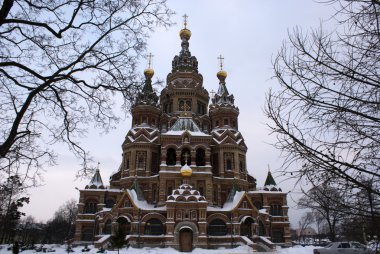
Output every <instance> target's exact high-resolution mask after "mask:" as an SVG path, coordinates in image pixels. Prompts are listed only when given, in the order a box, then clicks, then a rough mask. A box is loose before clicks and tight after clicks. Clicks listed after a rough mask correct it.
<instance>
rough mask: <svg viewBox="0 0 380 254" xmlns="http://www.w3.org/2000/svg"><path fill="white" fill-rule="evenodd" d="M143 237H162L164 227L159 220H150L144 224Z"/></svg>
mask: <svg viewBox="0 0 380 254" xmlns="http://www.w3.org/2000/svg"><path fill="white" fill-rule="evenodd" d="M144 234H145V235H163V234H164V225H162V222H161V221H160V220H159V219H150V220H148V221H147V222H146V223H145V230H144Z"/></svg>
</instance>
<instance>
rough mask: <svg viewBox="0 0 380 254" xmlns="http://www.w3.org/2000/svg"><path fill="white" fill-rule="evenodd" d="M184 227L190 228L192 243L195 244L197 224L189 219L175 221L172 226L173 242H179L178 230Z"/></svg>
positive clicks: (196, 241)
mask: <svg viewBox="0 0 380 254" xmlns="http://www.w3.org/2000/svg"><path fill="white" fill-rule="evenodd" d="M186 227H188V228H190V229H191V230H192V231H193V245H194V246H196V244H197V243H198V236H199V231H198V227H197V225H196V224H195V223H193V222H190V221H181V222H179V223H177V225H176V226H175V228H174V242H175V243H178V244H179V231H181V229H183V228H186Z"/></svg>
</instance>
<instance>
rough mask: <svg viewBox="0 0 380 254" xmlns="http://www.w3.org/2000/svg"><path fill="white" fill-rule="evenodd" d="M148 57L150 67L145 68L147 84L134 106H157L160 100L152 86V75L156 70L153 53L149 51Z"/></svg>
mask: <svg viewBox="0 0 380 254" xmlns="http://www.w3.org/2000/svg"><path fill="white" fill-rule="evenodd" d="M147 57H148V68H146V69H145V70H144V75H145V84H144V87H143V89H142V91H141V92H140V93H139V94H138V95H137V98H136V102H135V105H134V106H137V105H152V106H156V105H157V102H158V96H157V94H156V93H155V92H154V91H153V87H152V77H153V75H154V70H153V69H152V58H153V55H152V53H149V55H148V56H147Z"/></svg>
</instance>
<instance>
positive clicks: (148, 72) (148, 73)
mask: <svg viewBox="0 0 380 254" xmlns="http://www.w3.org/2000/svg"><path fill="white" fill-rule="evenodd" d="M144 75H145V78H149V79H151V78H152V77H153V75H154V70H153V69H151V68H148V69H145V70H144Z"/></svg>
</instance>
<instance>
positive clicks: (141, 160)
mask: <svg viewBox="0 0 380 254" xmlns="http://www.w3.org/2000/svg"><path fill="white" fill-rule="evenodd" d="M136 162H137V163H136V164H137V169H140V170H145V164H146V152H145V151H138V152H136Z"/></svg>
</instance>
